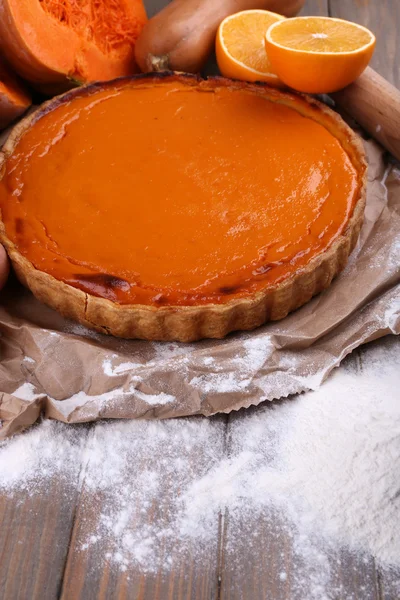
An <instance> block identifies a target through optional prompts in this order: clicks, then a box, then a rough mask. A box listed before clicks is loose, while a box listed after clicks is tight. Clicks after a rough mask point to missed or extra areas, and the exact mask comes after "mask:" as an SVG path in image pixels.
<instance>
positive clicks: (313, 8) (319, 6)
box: [300, 0, 328, 17]
mask: <svg viewBox="0 0 400 600" xmlns="http://www.w3.org/2000/svg"><path fill="white" fill-rule="evenodd" d="M300 16H302V17H303V16H304V17H305V16H320V17H327V16H328V0H306V2H305V4H304V8H303V9H302V11H301V13H300Z"/></svg>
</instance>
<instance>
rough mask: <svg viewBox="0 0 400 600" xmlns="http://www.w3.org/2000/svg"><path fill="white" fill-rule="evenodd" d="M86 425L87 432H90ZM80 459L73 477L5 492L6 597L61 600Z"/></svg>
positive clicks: (0, 512)
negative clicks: (8, 493) (59, 596)
mask: <svg viewBox="0 0 400 600" xmlns="http://www.w3.org/2000/svg"><path fill="white" fill-rule="evenodd" d="M84 432H85V430H84V429H83V428H82V431H81V435H85V433H84ZM79 471H80V464H79V461H77V463H76V465H75V471H74V475H75V477H74V478H72V479H71V478H69V479H68V481H66V480H65V479H63V478H62V477H54V478H53V480H52V481H51V483H50V485H47V484H45V483H43V484H41V483H40V482H39V483H37V484H36V485H35V487H34V489H32V490H30V489H29V488H28V489H27V490H22V491H19V492H18V491H16V492H14V493H13V495H12V496H9V495H7V494H3V495H1V496H0V532H1V534H0V598H1V600H55V599H56V598H57V597H58V594H59V589H60V587H61V582H62V577H63V572H64V568H65V561H66V557H67V554H68V546H69V540H70V537H71V531H72V525H73V521H74V513H75V507H76V503H77V498H78V491H77V489H78V478H79Z"/></svg>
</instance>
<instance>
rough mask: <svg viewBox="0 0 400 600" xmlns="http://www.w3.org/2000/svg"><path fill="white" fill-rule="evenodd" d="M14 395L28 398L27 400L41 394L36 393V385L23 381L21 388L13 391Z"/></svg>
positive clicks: (21, 398) (22, 398) (23, 398)
mask: <svg viewBox="0 0 400 600" xmlns="http://www.w3.org/2000/svg"><path fill="white" fill-rule="evenodd" d="M12 395H13V396H15V397H16V398H19V399H20V400H26V401H27V402H29V401H31V400H35V398H38V397H39V396H40V394H38V393H36V391H35V386H34V385H32V383H23V384H22V385H20V386H19V388H17V389H16V390H15V391H14V392H12Z"/></svg>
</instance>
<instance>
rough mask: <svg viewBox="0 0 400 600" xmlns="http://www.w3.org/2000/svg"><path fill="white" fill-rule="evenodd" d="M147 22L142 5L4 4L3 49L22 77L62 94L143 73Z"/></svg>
mask: <svg viewBox="0 0 400 600" xmlns="http://www.w3.org/2000/svg"><path fill="white" fill-rule="evenodd" d="M146 21H147V16H146V12H145V9H144V6H143V2H142V0H101V2H99V1H98V0H68V2H65V1H62V2H60V1H59V0H40V1H39V0H0V49H1V51H2V53H3V55H4V56H5V57H6V59H7V61H8V62H9V63H10V65H11V66H12V67H13V69H14V70H15V71H16V72H17V73H18V74H19V75H20V76H21V77H23V78H24V79H26V80H27V81H30V82H31V83H32V84H33V85H34V86H35V87H36V88H37V89H40V90H44V91H45V92H47V93H57V92H59V91H63V90H65V89H68V88H70V87H73V86H74V85H76V84H77V83H83V82H86V81H96V80H106V79H113V78H115V77H118V76H120V75H129V74H132V73H134V72H137V71H138V68H137V65H136V62H135V55H134V45H135V42H136V39H137V37H138V35H139V33H140V32H141V30H142V28H143V25H144V24H145V22H146Z"/></svg>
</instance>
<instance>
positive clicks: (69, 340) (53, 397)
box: [0, 141, 400, 438]
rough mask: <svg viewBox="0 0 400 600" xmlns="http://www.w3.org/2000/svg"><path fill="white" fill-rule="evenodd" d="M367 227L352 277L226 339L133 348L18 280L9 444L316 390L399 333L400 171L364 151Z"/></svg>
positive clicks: (374, 151)
mask: <svg viewBox="0 0 400 600" xmlns="http://www.w3.org/2000/svg"><path fill="white" fill-rule="evenodd" d="M365 145H366V149H367V152H368V157H369V171H368V178H369V182H368V198H367V208H366V212H365V222H364V226H363V228H362V231H361V235H360V239H359V242H358V245H357V247H356V249H355V250H354V252H353V253H352V255H351V257H350V261H349V264H348V266H347V268H346V269H345V271H344V272H343V273H342V274H341V275H340V276H339V277H338V278H337V279H336V280H335V281H334V283H333V284H332V286H331V287H330V288H329V289H328V290H327V291H326V292H324V293H323V294H321V295H319V296H318V297H316V298H315V299H314V300H312V301H311V302H309V303H308V304H307V305H306V306H304V307H303V308H301V309H299V310H298V311H296V312H295V313H293V314H291V315H289V317H287V318H286V319H284V320H283V321H280V322H276V323H270V324H267V325H265V326H263V327H260V328H259V329H257V330H255V331H253V332H246V333H237V334H233V335H230V336H229V337H228V338H226V339H225V340H222V341H215V340H213V341H210V340H206V341H202V342H197V343H195V344H178V343H153V342H143V341H126V340H120V339H116V338H109V337H106V336H104V335H101V334H97V333H94V332H92V331H89V330H87V329H85V328H84V327H82V326H80V325H77V324H75V323H72V322H70V321H66V320H65V319H63V318H62V317H61V316H60V315H58V314H57V313H56V312H54V311H53V310H51V309H49V308H47V307H46V306H44V305H42V304H40V303H39V302H38V301H37V300H35V298H34V297H33V296H32V295H31V294H30V292H28V291H27V290H25V289H23V288H22V287H21V286H20V285H19V284H18V283H17V282H15V281H14V282H10V284H9V285H8V287H7V289H6V290H5V291H4V292H2V293H1V292H0V333H1V336H0V350H1V364H0V419H1V422H2V427H1V428H0V438H4V437H6V436H8V435H11V434H14V433H16V432H17V431H21V430H22V429H24V428H26V427H28V426H29V425H31V424H32V423H34V422H35V420H37V419H38V417H39V415H40V414H41V412H43V413H44V415H45V416H46V417H49V418H53V419H58V420H61V421H64V422H67V423H78V422H84V421H94V420H97V419H104V418H113V419H116V418H124V419H136V418H143V417H144V418H149V419H153V418H163V419H165V418H170V417H178V416H183V415H198V414H202V415H212V414H214V413H218V412H225V413H227V412H230V411H232V410H237V409H239V408H242V407H248V406H250V405H253V404H259V403H260V402H262V401H264V400H273V399H276V398H281V397H285V396H288V395H289V394H294V393H298V392H302V391H305V390H307V389H315V388H317V387H318V386H319V385H320V383H321V382H322V381H323V380H324V379H325V378H326V377H327V375H328V374H329V373H330V371H331V370H332V369H333V368H334V367H336V366H338V365H339V363H340V362H341V360H342V359H343V358H344V357H345V356H346V354H348V353H349V352H351V351H352V350H353V349H354V348H356V347H357V346H359V345H360V344H363V343H365V342H368V341H369V340H372V339H375V338H378V337H381V336H383V335H386V334H388V333H400V171H399V170H398V169H397V167H396V166H394V165H388V164H386V163H385V162H384V159H383V154H382V152H381V150H380V149H379V148H378V146H376V145H375V144H374V143H373V142H371V141H369V142H365Z"/></svg>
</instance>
